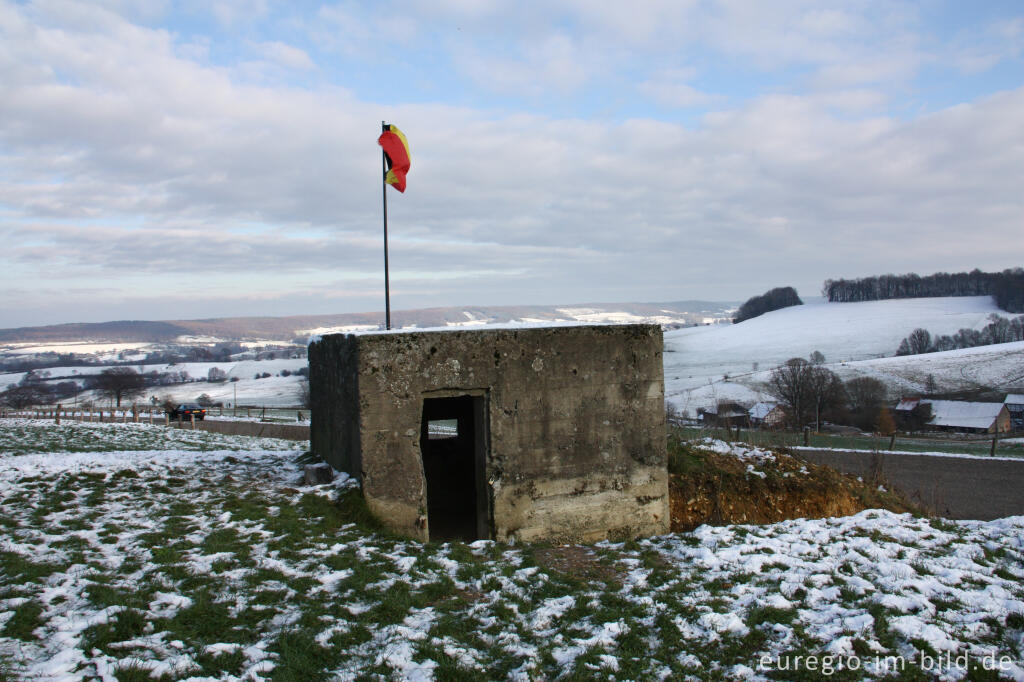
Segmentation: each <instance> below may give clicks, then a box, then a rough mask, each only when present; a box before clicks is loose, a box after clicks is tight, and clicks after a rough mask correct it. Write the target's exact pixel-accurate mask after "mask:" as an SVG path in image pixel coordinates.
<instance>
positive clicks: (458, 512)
mask: <svg viewBox="0 0 1024 682" xmlns="http://www.w3.org/2000/svg"><path fill="white" fill-rule="evenodd" d="M486 415H487V413H486V399H485V397H484V396H482V395H480V396H474V395H461V396H455V397H450V398H425V399H424V400H423V420H422V422H421V424H420V451H421V452H422V453H423V474H424V476H426V479H427V522H428V524H429V532H430V539H431V540H440V541H444V540H465V541H473V540H481V539H487V538H489V537H490V522H489V519H488V513H487V508H488V504H487V503H488V500H487V495H486V487H485V480H484V477H485V473H484V467H485V462H486V459H487V458H486V450H487V423H486V422H487V416H486Z"/></svg>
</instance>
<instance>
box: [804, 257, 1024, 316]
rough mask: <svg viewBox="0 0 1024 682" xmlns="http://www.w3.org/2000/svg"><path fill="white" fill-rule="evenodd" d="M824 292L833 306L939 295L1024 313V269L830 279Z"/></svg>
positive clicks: (825, 284) (823, 294) (826, 281)
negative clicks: (982, 300)
mask: <svg viewBox="0 0 1024 682" xmlns="http://www.w3.org/2000/svg"><path fill="white" fill-rule="evenodd" d="M821 293H822V296H824V297H825V299H826V300H827V301H828V302H830V303H853V302H860V301H882V300H888V299H894V298H933V297H937V296H992V298H993V300H994V301H995V303H996V305H997V306H999V307H1000V308H1001V309H1003V310H1005V311H1007V312H1011V313H1024V269H1022V268H1010V269H1007V270H1003V271H1002V272H982V271H981V270H979V269H977V268H975V269H974V270H971V271H970V272H954V273H949V272H937V273H935V274H932V275H925V276H924V277H922V276H921V275H918V274H916V273H913V272H911V273H907V274H905V275H892V274H889V275H877V276H872V277H861V278H857V279H827V280H825V283H824V285H822V289H821Z"/></svg>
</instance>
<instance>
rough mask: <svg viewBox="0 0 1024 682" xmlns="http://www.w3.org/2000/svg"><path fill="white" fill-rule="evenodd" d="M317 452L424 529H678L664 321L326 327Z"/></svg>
mask: <svg viewBox="0 0 1024 682" xmlns="http://www.w3.org/2000/svg"><path fill="white" fill-rule="evenodd" d="M309 365H310V377H309V379H310V398H311V403H312V418H311V432H310V441H311V447H312V449H313V452H315V453H316V454H318V455H320V456H321V457H322V458H323V459H325V460H326V461H327V462H329V463H330V464H331V465H332V466H333V467H334V468H335V469H338V470H341V471H345V472H347V473H349V474H350V475H352V476H355V477H357V478H358V479H359V480H360V481H361V483H362V490H363V495H364V497H365V498H366V502H367V505H368V506H369V508H370V510H371V512H373V514H374V515H375V516H377V517H378V518H379V519H380V520H381V521H383V522H384V523H385V524H386V525H388V526H389V527H390V528H392V529H393V530H395V531H398V532H400V533H403V534H406V535H408V536H411V537H415V538H418V539H421V540H450V539H461V540H476V539H496V540H511V539H518V540H542V539H543V540H558V541H595V540H600V539H605V538H610V539H623V538H631V537H638V536H643V535H651V534H657V533H663V532H667V531H668V528H669V515H668V473H667V455H666V441H665V406H664V375H663V369H662V335H661V329H660V328H659V327H658V326H657V325H606V326H600V325H590V326H563V327H523V328H498V329H495V328H489V329H475V330H458V331H448V330H445V331H440V330H439V331H412V332H407V331H401V332H380V333H367V334H344V335H343V334H336V335H329V336H324V337H322V338H321V339H319V340H317V341H315V342H314V343H312V344H311V345H310V348H309Z"/></svg>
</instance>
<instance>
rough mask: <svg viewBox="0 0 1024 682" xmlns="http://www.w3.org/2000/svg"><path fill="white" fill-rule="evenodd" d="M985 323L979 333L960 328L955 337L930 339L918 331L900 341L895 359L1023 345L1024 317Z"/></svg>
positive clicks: (995, 318) (996, 317) (992, 317)
mask: <svg viewBox="0 0 1024 682" xmlns="http://www.w3.org/2000/svg"><path fill="white" fill-rule="evenodd" d="M988 319H989V323H988V324H987V325H985V327H984V328H982V329H980V330H979V329H969V328H963V329H961V330H960V331H958V332H957V333H955V334H952V335H949V334H942V335H938V336H933V335H932V334H931V332H929V331H928V330H927V329H922V328H921V327H918V328H917V329H915V330H914V331H912V332H910V334H909V335H908V336H907V337H906V338H904V339H903V340H902V341H900V345H899V347H898V348H897V349H896V355H920V354H922V353H937V352H940V351H946V350H957V349H958V348H974V347H975V346H989V345H992V344H996V343H1012V342H1014V341H1024V315H1021V316H1019V317H1013V318H1006V317H1000V316H999V315H996V314H992V315H989V316H988Z"/></svg>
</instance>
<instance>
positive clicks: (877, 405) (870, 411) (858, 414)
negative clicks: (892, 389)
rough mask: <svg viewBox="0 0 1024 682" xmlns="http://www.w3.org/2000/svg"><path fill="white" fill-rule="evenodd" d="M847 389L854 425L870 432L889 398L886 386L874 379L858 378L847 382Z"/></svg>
mask: <svg viewBox="0 0 1024 682" xmlns="http://www.w3.org/2000/svg"><path fill="white" fill-rule="evenodd" d="M845 388H846V397H847V400H848V401H849V406H850V417H851V419H852V423H853V424H854V425H855V426H856V427H857V428H859V429H863V430H864V431H870V430H871V429H872V428H874V425H875V420H876V418H877V417H878V412H879V411H880V410H881V409H882V407H884V406H885V401H886V399H887V398H888V396H887V390H886V388H885V384H883V383H882V382H881V381H879V380H878V379H875V378H874V377H857V378H856V379H850V380H849V381H847V382H846V384H845Z"/></svg>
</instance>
